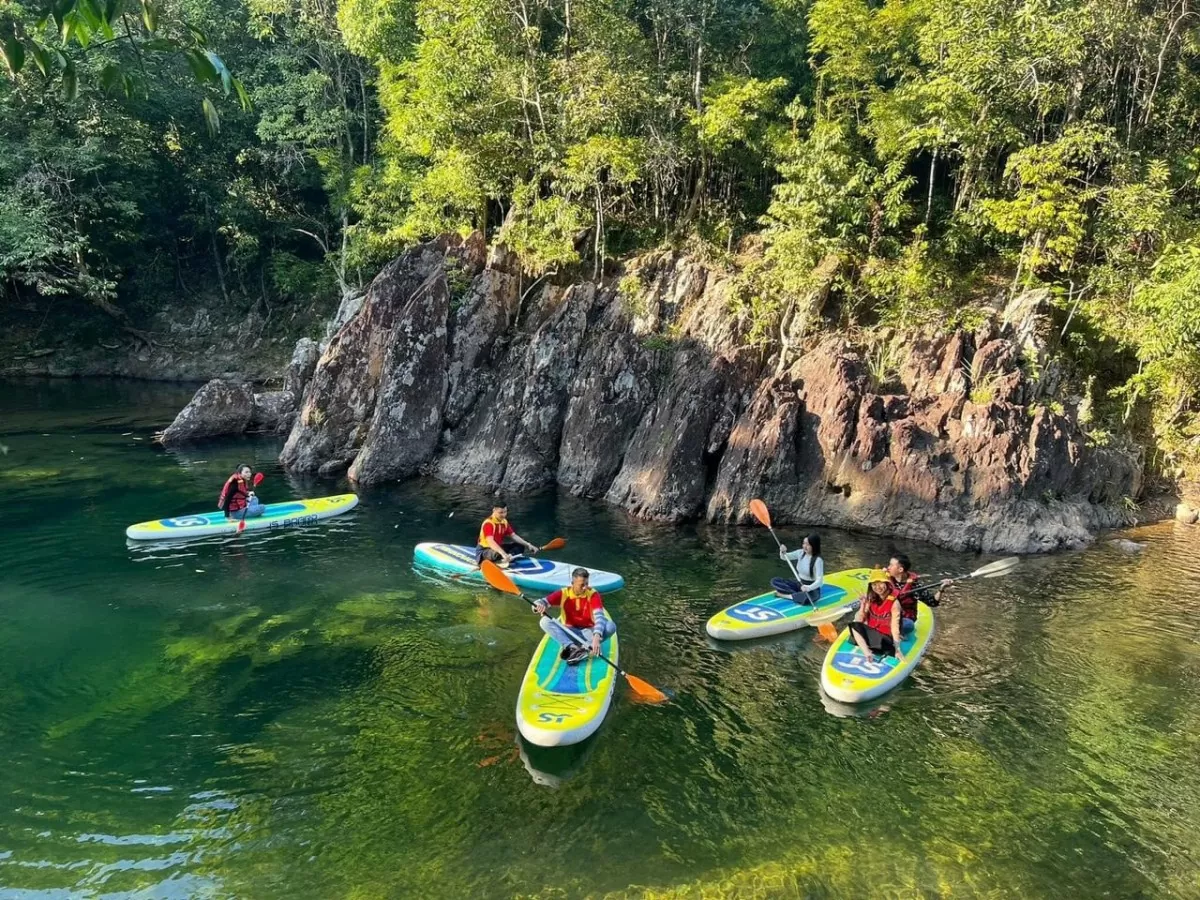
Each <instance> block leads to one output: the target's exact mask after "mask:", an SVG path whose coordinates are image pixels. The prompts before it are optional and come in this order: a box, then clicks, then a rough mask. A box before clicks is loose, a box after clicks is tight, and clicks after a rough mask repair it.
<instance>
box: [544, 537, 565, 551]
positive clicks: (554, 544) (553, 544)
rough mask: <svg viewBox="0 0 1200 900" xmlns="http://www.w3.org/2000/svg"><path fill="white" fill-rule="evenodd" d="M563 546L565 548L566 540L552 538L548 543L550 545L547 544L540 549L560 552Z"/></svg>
mask: <svg viewBox="0 0 1200 900" xmlns="http://www.w3.org/2000/svg"><path fill="white" fill-rule="evenodd" d="M565 546H567V539H566V538H554V539H553V540H552V541H550V543H548V544H546V546H544V547H542V549H543V550H561V549H562V548H563V547H565Z"/></svg>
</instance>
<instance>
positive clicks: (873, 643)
mask: <svg viewBox="0 0 1200 900" xmlns="http://www.w3.org/2000/svg"><path fill="white" fill-rule="evenodd" d="M850 630H851V631H853V632H854V633H855V634H859V635H862V637H863V640H865V641H866V642H867V646H868V647H870V648H871V652H872V653H882V654H883V655H884V656H895V655H896V644H895V643H894V642H893V641H892V637H891V635H887V634H880V633H879V632H878V631H876V630H875V629H874V628H869V627H868V626H867V623H866V622H851V623H850Z"/></svg>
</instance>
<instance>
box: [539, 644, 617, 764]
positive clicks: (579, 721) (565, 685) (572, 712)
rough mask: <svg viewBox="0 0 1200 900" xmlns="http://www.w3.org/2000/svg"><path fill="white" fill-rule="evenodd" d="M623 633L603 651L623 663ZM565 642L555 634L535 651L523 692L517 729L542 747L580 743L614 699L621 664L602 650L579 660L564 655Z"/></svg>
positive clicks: (588, 735) (589, 733) (599, 721)
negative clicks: (619, 641) (568, 660)
mask: <svg viewBox="0 0 1200 900" xmlns="http://www.w3.org/2000/svg"><path fill="white" fill-rule="evenodd" d="M617 637H618V636H617V635H615V634H614V635H612V636H611V637H609V638H607V639H606V640H605V641H604V643H602V644H601V645H600V652H601V653H603V654H604V655H605V656H607V657H608V658H609V659H611V660H612V661H613V662H614V663H616V664H617V665H620V664H621V660H620V657H618V655H617V652H618V647H617ZM561 650H562V648H561V647H560V646H559V645H558V643H557V642H555V641H552V640H551V639H550V636H549V635H546V636H545V637H543V638H542V642H541V643H540V644H538V648H537V650H536V651H534V654H533V659H532V660H530V662H529V668H528V669H526V671H525V679H524V681H522V682H521V692H520V694H519V695H518V696H517V730H518V731H520V732H521V736H522V737H523V738H525V740H527V741H529V743H531V744H536V745H537V746H539V747H564V746H567V745H568V744H578V743H579V742H580V741H582V740H585V739H586V738H589V737H591V736H592V734H594V733H595V731H596V729H597V728H599V727H600V723H601V722H603V721H604V716H605V715H606V714H607V713H608V707H609V706H610V705H611V704H612V694H613V687H614V686H615V685H616V682H617V673H616V670H615V669H613V668H612V666H610V665H609V664H608V663H606V662H605V661H604V660H602V659H600V658H599V657H598V656H596V657H592V656H589V657H588V658H587V659H586V660H585V661H583V662H581V663H579V665H576V666H569V665H567V663H566V661H565V660H563V659H562V658H561V657H560V656H559V652H560V651H561Z"/></svg>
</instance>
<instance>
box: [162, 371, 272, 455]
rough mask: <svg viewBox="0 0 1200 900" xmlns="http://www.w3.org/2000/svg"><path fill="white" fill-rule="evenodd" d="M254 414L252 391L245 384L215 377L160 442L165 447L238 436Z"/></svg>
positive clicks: (165, 432)
mask: <svg viewBox="0 0 1200 900" xmlns="http://www.w3.org/2000/svg"><path fill="white" fill-rule="evenodd" d="M253 415H254V392H253V391H252V390H251V388H250V386H249V385H248V384H245V383H244V382H241V381H229V380H225V379H222V378H214V379H213V380H212V381H210V382H208V384H206V385H204V387H202V388H200V390H198V391H196V394H195V396H194V397H192V399H191V402H190V403H188V405H187V406H185V407H184V408H183V409H182V410H181V411H180V413H179V415H177V416H176V417H175V421H173V422H172V423H171V424H170V425H169V426H168V427H167V429H166V430H165V431H164V432H163V433H162V435H161V438H160V440H161V441H162V443H163V444H165V445H167V446H172V445H175V444H185V443H188V442H189V441H198V440H202V439H204V438H210V437H217V436H219V435H225V434H241V433H242V432H243V431H245V430H246V426H247V425H249V424H250V419H251V417H252V416H253Z"/></svg>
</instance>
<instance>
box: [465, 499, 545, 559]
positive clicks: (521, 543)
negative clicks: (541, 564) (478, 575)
mask: <svg viewBox="0 0 1200 900" xmlns="http://www.w3.org/2000/svg"><path fill="white" fill-rule="evenodd" d="M522 547H523V548H524V549H525V552H526V553H528V554H529V555H530V556H533V555H535V554H536V553H537V551H538V548H537V547H535V546H534V545H533V544H531V543H529V541H527V540H525V538H523V537H521V536H520V535H519V534H517V533H516V531H514V530H513V527H512V525H510V524H509V522H508V506H507V505H505V504H504V503H500V502H497V503H496V505H495V506H493V507H492V514H491V515H490V516H488V517H487V518H486V519H484V520H483V524H482V525H481V526H479V539H478V540H477V541H476V542H475V564H476V565H479V563H481V562H483V561H484V560H485V559H486V560H490V561H491V562H494V563H503V564H504V565H508V564H509V563H510V562H512V558H513V557H514V556H517V555H519V554H520V552H521V548H522Z"/></svg>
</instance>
